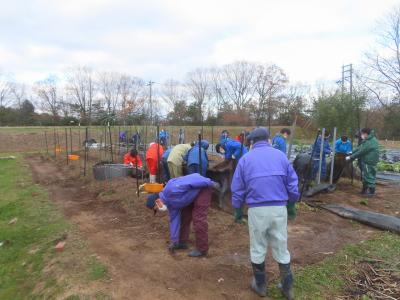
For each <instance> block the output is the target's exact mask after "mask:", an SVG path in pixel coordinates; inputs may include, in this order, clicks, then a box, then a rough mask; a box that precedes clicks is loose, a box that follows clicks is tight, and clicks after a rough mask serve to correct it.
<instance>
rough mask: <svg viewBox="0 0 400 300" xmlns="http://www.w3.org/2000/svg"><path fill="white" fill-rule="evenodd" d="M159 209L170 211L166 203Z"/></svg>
mask: <svg viewBox="0 0 400 300" xmlns="http://www.w3.org/2000/svg"><path fill="white" fill-rule="evenodd" d="M158 210H159V211H168V208H167V206H166V205H165V204H164V205H163V206H161V207H159V208H158Z"/></svg>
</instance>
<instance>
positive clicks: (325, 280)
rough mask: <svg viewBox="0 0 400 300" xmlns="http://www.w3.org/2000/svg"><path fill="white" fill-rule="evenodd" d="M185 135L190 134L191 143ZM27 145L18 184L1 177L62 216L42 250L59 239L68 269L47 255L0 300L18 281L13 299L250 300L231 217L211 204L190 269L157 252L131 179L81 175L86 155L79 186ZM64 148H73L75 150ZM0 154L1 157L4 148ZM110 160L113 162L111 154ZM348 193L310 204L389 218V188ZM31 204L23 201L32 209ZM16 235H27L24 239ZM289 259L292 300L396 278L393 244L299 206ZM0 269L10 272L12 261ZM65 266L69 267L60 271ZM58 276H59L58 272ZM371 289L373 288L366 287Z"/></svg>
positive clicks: (398, 209)
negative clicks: (377, 276) (376, 275)
mask: <svg viewBox="0 0 400 300" xmlns="http://www.w3.org/2000/svg"><path fill="white" fill-rule="evenodd" d="M195 131H196V129H194V134H195ZM61 132H62V130H61V129H60V133H61ZM7 134H12V135H13V137H14V138H15V141H19V142H17V143H14V144H13V147H16V149H17V150H16V151H18V149H19V148H18V147H21V149H19V150H20V151H21V152H36V151H38V149H36V148H29V147H32V144H35V143H36V142H37V140H35V139H32V140H30V141H32V142H31V143H25V142H23V141H24V137H25V136H26V135H29V133H25V132H19V133H18V132H13V133H10V132H9V133H7ZM72 134H74V132H73V133H72ZM75 134H76V136H75V137H74V139H73V140H77V139H78V133H76V132H75ZM3 136H4V135H3ZM61 141H62V139H60V142H61ZM20 142H21V143H22V144H19V143H20ZM19 145H20V146H19ZM37 145H38V147H41V148H40V150H41V154H40V153H27V154H25V155H24V156H23V155H18V156H17V166H18V170H19V172H22V173H23V174H25V175H24V176H25V177H20V176H21V175H20V174H21V173H18V172H17V173H12V174H11V173H10V176H13V178H14V179H13V180H17V179H18V178H26V180H27V181H28V182H29V180H32V179H29V178H30V174H31V172H32V177H33V183H32V184H35V187H37V188H39V189H41V190H43V191H47V192H48V198H46V197H45V196H43V195H42V194H40V196H39V198H40V199H41V202H43V203H47V204H46V205H53V206H54V204H55V207H56V208H58V211H59V212H62V214H59V215H60V218H61V221H60V222H65V224H66V225H63V227H62V230H61V231H55V232H50V233H49V236H48V238H47V239H46V241H47V240H50V241H53V240H56V239H58V238H60V236H61V237H62V236H63V234H65V233H66V234H67V236H66V239H65V240H66V243H67V244H66V250H65V252H63V253H62V255H67V254H68V255H67V257H68V259H66V261H64V262H63V263H59V262H58V261H59V260H58V258H57V256H56V257H55V256H54V253H52V252H51V251H50V252H43V257H42V258H41V259H42V263H41V267H40V268H38V269H37V271H36V272H37V274H40V276H39V277H32V278H22V279H21V280H16V281H15V285H14V287H11V288H10V289H9V291H10V292H9V293H8V294H5V295H6V296H5V297H3V298H4V299H18V298H20V299H23V298H24V297H23V296H20V297H15V298H12V297H10V295H12V292H13V291H15V290H17V289H18V288H19V287H20V286H23V285H24V282H25V281H28V282H29V287H28V288H27V289H26V291H25V294H21V295H31V296H33V297H34V296H36V297H40V296H43V295H51V296H52V297H55V298H59V299H86V298H88V299H92V298H93V299H258V297H257V296H255V295H254V294H253V293H252V292H251V291H250V289H249V282H250V281H249V280H250V277H251V274H252V270H251V266H250V262H249V250H248V248H249V242H248V229H247V226H246V225H244V224H236V223H234V221H233V216H232V215H231V214H229V213H227V212H225V211H222V210H220V209H219V208H218V207H217V203H213V205H212V208H211V211H210V214H209V217H208V218H209V239H210V251H209V256H208V257H207V258H201V259H193V258H189V257H187V255H186V254H187V253H186V252H185V251H178V252H177V253H176V254H174V255H171V254H169V252H168V251H167V247H168V239H169V232H168V216H167V215H166V214H162V213H159V214H157V215H156V216H153V213H152V212H151V211H150V210H148V209H147V208H146V207H145V205H144V203H145V201H146V195H145V194H140V197H137V196H136V181H135V179H133V178H130V177H126V178H117V179H114V180H112V181H95V180H94V179H93V177H92V174H91V172H92V171H91V166H92V165H93V164H94V163H96V162H97V161H99V160H103V159H109V158H110V157H109V153H108V152H107V151H106V152H101V151H95V150H93V151H92V152H91V156H90V159H89V161H88V166H87V176H86V177H84V176H83V173H82V167H83V166H82V161H81V160H79V161H76V162H71V161H70V162H69V165H67V164H66V161H65V152H61V154H60V153H58V154H57V156H56V159H54V157H53V153H51V152H50V153H49V155H47V153H46V151H45V150H43V148H42V147H43V145H42V144H40V143H38V144H37ZM3 147H4V146H3ZM73 147H74V149H79V148H80V147H79V146H78V144H76V145H75V144H74V145H73ZM61 148H63V147H61ZM2 149H3V151H4V149H7V147H4V148H2ZM116 149H118V147H117V148H116ZM119 152H122V153H123V152H124V149H123V147H121V151H116V153H119ZM4 155H6V154H4ZM7 155H8V153H7ZM115 159H116V160H118V159H120V154H117V155H116V156H115ZM12 162H13V161H11V162H10V161H0V167H1V168H2V170H6V169H4V168H5V167H7V164H10V163H12ZM8 168H10V166H9V165H8ZM11 169H12V168H11ZM7 170H9V169H7ZM16 188H18V187H16ZM358 190H359V186H358V183H357V182H355V183H354V185H351V183H350V181H348V180H343V181H341V182H340V183H339V185H338V188H337V191H336V192H335V193H333V194H320V195H318V196H317V197H315V199H314V200H316V201H320V202H324V203H330V202H334V203H343V204H347V205H350V206H352V207H359V208H364V209H367V210H373V211H377V212H382V213H386V214H390V215H394V216H399V213H400V201H399V198H400V197H399V195H400V187H399V186H398V185H390V184H385V185H379V186H378V195H377V197H376V198H373V199H369V200H368V201H366V200H365V199H363V198H362V197H360V195H359V194H358ZM35 197H37V196H35ZM35 197H34V198H33V199H34V200H35V201H36V198H35ZM5 200H6V199H3V198H1V201H0V205H2V206H0V207H1V211H0V217H1V222H3V223H2V225H3V224H4V225H5V226H7V222H9V220H10V219H12V217H13V215H12V214H10V213H8V212H7V206H5V205H4V203H5ZM56 211H57V210H56ZM62 216H63V217H62ZM47 220H49V221H48V222H49V224H52V223H53V221H52V220H53V219H51V218H48V217H47V216H44V217H43V218H42V223H41V224H42V225H41V226H46V225H45V224H46V221H47ZM0 233H1V231H0ZM21 234H29V231H26V232H23V233H21ZM2 239H4V237H2V236H0V240H2ZM8 239H9V240H10V238H8ZM11 239H12V238H11ZM76 241H78V242H76ZM79 241H82V242H79ZM83 241H84V242H83ZM190 241H191V243H190V244H189V246H190V247H193V246H194V245H193V242H194V241H193V236H191V240H190ZM82 243H83V244H84V245H86V246H84V247H83V248H82V247H80V246H79V245H81V244H82ZM8 247H9V246H8ZM10 247H11V246H10ZM52 247H53V246H51V248H52ZM32 248H33V249H34V245H31V246H27V248H26V250H25V252H23V253H22V254H21V258H20V260H18V261H17V263H18V264H21V263H23V261H24V259H25V256H26V255H28V254H26V253H29V251H30V250H32ZM4 249H7V248H1V247H0V254H1V251H4ZM289 250H290V251H291V255H292V263H293V266H294V270H295V276H296V283H295V292H296V295H297V297H296V298H297V299H332V298H342V299H357V297H361V296H362V295H364V294H367V293H370V295H375V294H373V293H372V292H371V291H369V289H370V287H365V288H362V287H358V288H357V289H355V288H354V284H353V282H354V281H356V280H358V279H357V278H359V274H358V273H357V272H358V271H357V270H359V272H360V274H362V270H364V269H363V268H367V267H368V266H367V265H366V264H367V263H369V264H372V265H371V266H373V267H374V268H375V269H377V270H380V269H379V268H381V269H382V268H389V267H387V266H388V265H389V266H392V267H391V268H390V269H392V270H393V271H391V272H392V273H390V274H389V275H387V276H386V275H385V276H386V277H385V281H386V282H387V284H388V286H389V285H390V284H392V285H393V282H394V283H395V282H396V280H397V278H398V275H399V270H400V264H399V260H398V257H400V238H399V236H398V235H395V234H390V233H383V232H382V231H379V230H376V229H373V228H371V227H368V226H365V225H361V224H359V223H357V222H353V221H350V220H346V219H342V218H340V217H338V216H336V215H333V214H331V213H329V212H327V211H324V210H319V209H314V208H311V207H309V206H307V205H306V204H304V203H301V204H300V205H299V213H298V217H297V219H296V220H295V221H290V222H289ZM41 253H42V252H41ZM366 260H367V262H366ZM21 261H22V262H21ZM7 263H8V264H9V265H10V266H12V260H11V261H8V262H7ZM71 265H72V266H75V267H73V268H70V267H69V266H71ZM54 266H56V267H57V266H58V268H56V267H54ZM60 266H61V267H62V268H67V269H68V270H69V271H68V272H61V271H58V270H60V269H59V268H60ZM21 268H22V270H24V268H23V267H21ZM52 268H56V269H55V270H53V269H52ZM48 270H53V271H51V272H49V271H48ZM267 271H268V276H269V282H270V288H271V291H270V294H269V296H270V297H271V298H272V299H280V293H279V291H278V290H277V288H276V282H277V280H278V277H277V274H278V272H277V271H278V270H277V265H276V264H275V263H274V262H273V260H272V257H271V256H270V255H269V258H268V262H267ZM10 274H11V275H12V276H14V275H13V273H12V272H10V271H6V273H2V272H0V287H1V286H3V285H4V284H5V281H4V279H3V277H4V276H7V275H10ZM385 274H386V273H385ZM2 276H3V277H2ZM12 276H11V277H10V278H13V277H12ZM43 278H48V279H51V283H47V284H46V281H45V283H43V281H44V279H43ZM83 286H84V288H82V287H83ZM386 287H387V286H386ZM386 287H385V286H384V287H383V288H386ZM373 289H378V288H377V287H372V290H373ZM392 290H393V293H392V294H390V295H391V297H394V296H396V295H398V294H396V293H398V288H394V289H393V288H392ZM378 292H383V293H385V291H382V289H378ZM10 293H11V294H10ZM371 293H372V294H371ZM386 293H387V292H386ZM0 295H1V292H0ZM396 297H397V296H396ZM396 297H394V299H396ZM360 299H361V298H360Z"/></svg>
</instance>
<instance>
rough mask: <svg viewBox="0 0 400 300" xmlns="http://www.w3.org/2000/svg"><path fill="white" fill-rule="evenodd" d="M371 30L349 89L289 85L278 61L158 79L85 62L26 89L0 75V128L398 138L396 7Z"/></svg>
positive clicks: (399, 26) (399, 20)
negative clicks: (283, 129)
mask: <svg viewBox="0 0 400 300" xmlns="http://www.w3.org/2000/svg"><path fill="white" fill-rule="evenodd" d="M376 32H377V33H376V38H377V42H376V45H374V48H372V49H373V50H371V51H369V52H367V53H366V54H365V57H364V59H363V63H361V64H359V65H357V67H355V68H354V72H353V78H352V88H351V89H350V87H349V85H348V84H345V83H344V82H341V83H339V84H334V83H328V84H327V85H326V86H323V87H320V86H312V87H311V86H308V85H303V84H299V83H292V82H290V81H289V78H288V76H287V74H286V72H285V70H283V69H282V68H281V67H279V66H278V65H276V64H274V63H257V62H251V61H246V60H242V61H236V62H232V63H229V64H226V65H222V66H218V67H202V68H196V69H194V70H192V71H189V72H188V73H187V74H186V75H185V76H184V78H183V79H182V80H181V81H178V80H176V79H174V78H171V79H168V80H165V81H164V82H161V83H160V82H159V83H153V82H147V81H145V80H144V79H142V78H139V77H137V76H134V75H129V74H123V73H119V72H104V71H97V70H93V69H91V68H89V67H86V66H79V67H74V68H70V69H69V70H67V71H66V72H65V74H64V76H63V78H61V79H60V78H57V77H56V76H49V77H48V78H46V79H44V80H42V81H38V82H36V83H35V84H34V85H33V86H31V87H28V86H27V85H26V84H23V83H18V82H12V81H10V80H7V77H6V76H4V75H1V74H0V125H60V124H72V123H73V124H76V123H80V124H82V125H85V124H87V125H96V124H105V123H108V122H110V123H112V124H119V125H123V124H127V125H130V124H139V123H141V124H143V123H144V122H148V123H156V122H163V123H166V124H174V125H186V124H194V125H200V124H209V125H247V126H249V125H253V126H257V125H264V126H268V125H276V124H279V125H285V126H287V125H290V124H292V122H293V120H294V118H295V117H297V120H298V122H299V123H300V125H301V126H306V127H307V126H309V127H327V128H332V127H334V126H336V127H339V131H340V132H348V133H352V132H354V131H355V130H357V129H358V128H359V127H364V126H368V127H374V128H376V129H377V130H378V132H379V133H380V135H381V136H382V137H387V138H392V137H396V138H399V137H400V134H399V132H400V122H399V121H398V120H400V7H399V8H397V9H394V10H392V11H391V12H390V13H389V14H388V15H386V16H385V17H384V18H383V19H382V20H381V23H380V25H379V26H378V30H377V31H376ZM339 67H340V66H338V69H339ZM338 75H339V74H338ZM338 77H339V76H338Z"/></svg>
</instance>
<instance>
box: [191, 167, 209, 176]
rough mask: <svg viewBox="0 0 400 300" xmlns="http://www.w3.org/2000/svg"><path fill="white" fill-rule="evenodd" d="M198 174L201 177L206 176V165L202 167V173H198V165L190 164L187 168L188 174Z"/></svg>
mask: <svg viewBox="0 0 400 300" xmlns="http://www.w3.org/2000/svg"><path fill="white" fill-rule="evenodd" d="M194 173H199V174H200V175H202V176H206V173H207V165H202V172H201V173H200V166H199V165H198V164H191V165H189V166H188V174H194Z"/></svg>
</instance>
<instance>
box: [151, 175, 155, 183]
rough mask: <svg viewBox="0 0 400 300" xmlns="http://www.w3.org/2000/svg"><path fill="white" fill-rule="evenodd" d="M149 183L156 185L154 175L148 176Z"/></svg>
mask: <svg viewBox="0 0 400 300" xmlns="http://www.w3.org/2000/svg"><path fill="white" fill-rule="evenodd" d="M150 183H156V175H150Z"/></svg>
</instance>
